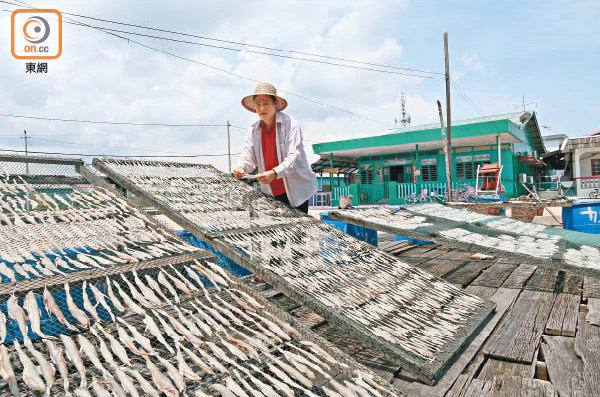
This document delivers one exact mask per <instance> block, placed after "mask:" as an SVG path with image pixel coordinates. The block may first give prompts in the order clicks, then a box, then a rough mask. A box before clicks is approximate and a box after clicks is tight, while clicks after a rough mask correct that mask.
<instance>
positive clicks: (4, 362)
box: [0, 344, 21, 397]
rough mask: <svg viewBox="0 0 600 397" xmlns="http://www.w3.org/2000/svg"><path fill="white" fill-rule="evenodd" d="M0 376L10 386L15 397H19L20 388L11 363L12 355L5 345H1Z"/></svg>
mask: <svg viewBox="0 0 600 397" xmlns="http://www.w3.org/2000/svg"><path fill="white" fill-rule="evenodd" d="M0 376H2V379H4V380H5V381H6V383H7V384H8V389H9V390H10V392H11V393H12V395H13V396H15V397H19V396H20V395H21V393H20V392H19V386H18V385H17V378H16V377H15V371H14V370H13V367H12V364H11V363H10V354H9V353H8V349H6V346H5V345H4V344H2V345H0Z"/></svg>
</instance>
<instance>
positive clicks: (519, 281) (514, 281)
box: [502, 263, 537, 288]
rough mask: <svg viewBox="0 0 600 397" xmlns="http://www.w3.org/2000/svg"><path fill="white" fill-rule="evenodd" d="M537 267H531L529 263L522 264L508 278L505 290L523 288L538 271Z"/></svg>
mask: <svg viewBox="0 0 600 397" xmlns="http://www.w3.org/2000/svg"><path fill="white" fill-rule="evenodd" d="M536 269H537V266H535V265H529V264H527V263H521V264H520V265H519V267H517V268H516V269H515V270H514V271H513V272H512V273H511V274H510V276H508V278H507V279H506V280H504V283H503V284H502V286H503V287H504V288H523V285H525V283H526V282H527V280H529V278H530V277H531V275H532V274H533V273H534V272H535V271H536Z"/></svg>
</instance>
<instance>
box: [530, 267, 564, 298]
mask: <svg viewBox="0 0 600 397" xmlns="http://www.w3.org/2000/svg"><path fill="white" fill-rule="evenodd" d="M557 277H558V269H556V268H551V267H545V266H543V267H538V268H537V270H536V271H535V273H533V276H531V278H530V279H529V281H527V284H525V289H529V290H533V291H547V292H552V291H554V288H555V287H556V278H557Z"/></svg>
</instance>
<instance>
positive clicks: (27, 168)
mask: <svg viewBox="0 0 600 397" xmlns="http://www.w3.org/2000/svg"><path fill="white" fill-rule="evenodd" d="M23 134H24V135H25V136H24V137H23V138H22V139H24V140H25V158H27V131H26V130H23ZM25 173H26V174H27V175H29V163H27V162H26V163H25Z"/></svg>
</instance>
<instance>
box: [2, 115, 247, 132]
mask: <svg viewBox="0 0 600 397" xmlns="http://www.w3.org/2000/svg"><path fill="white" fill-rule="evenodd" d="M0 116H3V117H14V118H22V119H33V120H45V121H63V122H70V123H89V124H110V125H132V126H142V127H227V124H166V123H132V122H127V121H98V120H80V119H62V118H52V117H38V116H25V115H20V114H8V113H0ZM230 126H231V127H235V128H241V129H245V128H243V127H238V126H232V125H230Z"/></svg>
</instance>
